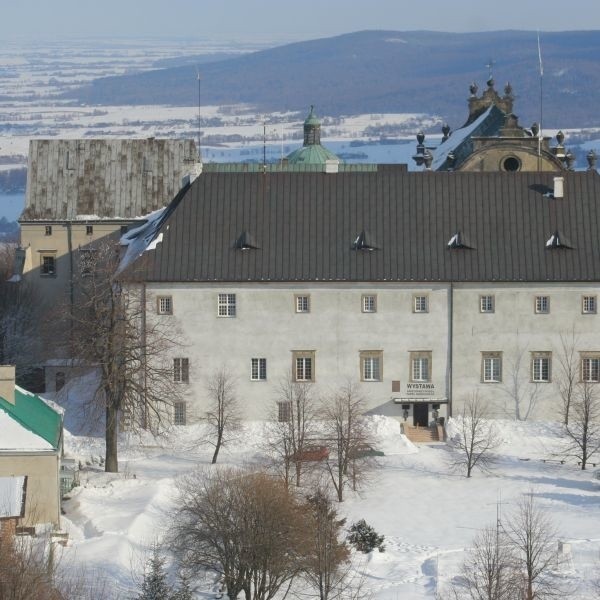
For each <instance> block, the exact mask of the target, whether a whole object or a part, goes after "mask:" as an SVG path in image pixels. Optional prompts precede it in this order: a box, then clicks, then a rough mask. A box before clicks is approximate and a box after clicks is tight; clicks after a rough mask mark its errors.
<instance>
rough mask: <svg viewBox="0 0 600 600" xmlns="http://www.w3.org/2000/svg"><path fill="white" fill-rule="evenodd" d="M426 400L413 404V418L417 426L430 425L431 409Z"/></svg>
mask: <svg viewBox="0 0 600 600" xmlns="http://www.w3.org/2000/svg"><path fill="white" fill-rule="evenodd" d="M428 406H429V405H428V404H427V403H426V402H418V403H417V402H415V404H413V418H414V426H415V427H428V426H429V411H428Z"/></svg>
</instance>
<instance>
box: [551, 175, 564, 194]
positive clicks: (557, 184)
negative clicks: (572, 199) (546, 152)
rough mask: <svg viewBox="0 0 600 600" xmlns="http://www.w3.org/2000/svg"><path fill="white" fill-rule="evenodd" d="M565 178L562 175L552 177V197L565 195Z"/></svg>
mask: <svg viewBox="0 0 600 600" xmlns="http://www.w3.org/2000/svg"><path fill="white" fill-rule="evenodd" d="M564 185H565V178H564V177H555V178H554V194H553V195H554V197H555V198H564V197H565V190H564Z"/></svg>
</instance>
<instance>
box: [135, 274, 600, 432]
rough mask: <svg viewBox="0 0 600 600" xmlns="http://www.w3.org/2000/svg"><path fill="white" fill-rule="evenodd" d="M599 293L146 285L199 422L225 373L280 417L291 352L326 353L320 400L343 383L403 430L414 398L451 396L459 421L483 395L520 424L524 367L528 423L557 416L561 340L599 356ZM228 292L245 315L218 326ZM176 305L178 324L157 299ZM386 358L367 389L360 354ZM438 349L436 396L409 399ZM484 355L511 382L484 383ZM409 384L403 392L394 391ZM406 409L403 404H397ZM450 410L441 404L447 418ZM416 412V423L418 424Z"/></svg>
mask: <svg viewBox="0 0 600 600" xmlns="http://www.w3.org/2000/svg"><path fill="white" fill-rule="evenodd" d="M597 290H598V286H597V285H594V284H566V283H564V284H563V283H544V284H531V283H527V284H507V283H477V284H454V285H453V286H452V290H451V286H450V285H449V284H446V283H440V284H433V285H431V284H430V285H425V284H404V283H387V284H385V283H376V284H372V285H371V284H369V283H365V282H361V283H326V282H323V283H312V284H303V283H298V284H294V283H286V284H283V283H247V284H217V283H215V284H208V283H198V284H192V283H175V284H162V283H161V284H158V283H150V284H148V285H147V297H148V311H149V315H148V318H149V319H161V320H164V321H165V322H166V324H167V326H168V327H169V328H170V330H171V331H172V332H176V335H177V337H178V339H180V340H181V345H180V346H179V347H177V348H174V349H173V350H172V352H171V354H172V356H171V357H170V358H169V360H170V359H171V358H174V357H187V358H189V361H190V382H189V384H182V385H185V386H186V399H187V404H188V406H187V414H188V422H193V421H194V420H195V419H197V418H199V417H200V416H201V415H202V413H203V412H204V411H205V410H206V406H207V401H208V400H207V392H206V381H207V379H208V378H209V377H210V375H211V374H212V373H214V372H215V371H216V370H217V369H219V368H220V367H222V366H225V367H226V369H227V371H228V372H229V373H230V374H231V375H232V377H233V378H234V379H235V382H236V390H237V396H238V398H239V400H240V404H241V406H242V408H243V411H244V417H245V418H247V419H264V418H268V417H269V416H270V415H272V414H273V411H274V408H275V405H276V401H277V399H278V386H279V383H280V382H281V380H282V379H283V378H285V377H287V376H289V375H290V374H291V373H292V352H293V351H295V350H308V351H314V352H315V365H314V370H315V383H314V384H311V385H314V388H315V392H316V393H317V394H318V395H320V396H323V397H325V396H326V395H327V394H330V393H332V391H335V390H336V389H337V388H339V387H340V385H342V384H343V382H344V381H346V380H348V379H350V380H352V381H354V382H356V383H357V384H358V388H359V390H360V392H361V393H362V394H363V395H364V396H365V398H366V405H367V409H368V411H369V412H371V413H374V414H385V415H389V416H394V417H396V418H398V419H399V420H400V421H403V420H404V418H403V409H402V405H403V404H410V403H411V395H412V398H413V399H414V398H416V399H417V401H419V402H427V403H428V415H429V418H430V419H431V418H432V416H433V410H432V404H433V403H435V402H438V401H439V400H440V399H444V398H447V397H451V399H452V405H451V410H452V413H453V414H458V413H460V411H461V410H462V408H463V406H464V401H465V400H466V399H467V398H469V397H470V396H471V395H472V394H473V393H477V394H478V395H479V396H480V397H481V398H482V399H483V400H484V401H485V403H486V404H487V406H488V408H489V413H490V415H491V416H494V417H499V418H500V417H502V418H515V406H514V400H513V399H512V398H511V395H510V388H511V386H512V381H513V375H514V372H515V364H517V363H519V357H520V370H519V377H518V380H519V386H520V389H521V390H522V391H523V397H524V398H525V401H524V402H523V404H522V406H521V416H522V417H523V416H524V415H525V414H526V413H527V412H528V409H529V406H528V404H529V398H530V397H531V396H532V395H533V396H534V397H535V400H536V402H535V405H534V406H533V407H532V409H531V410H529V418H533V419H558V418H560V417H559V409H560V401H559V397H558V392H557V387H556V378H557V376H558V368H559V367H558V358H559V353H560V352H561V351H562V350H561V335H562V336H563V337H565V338H568V337H569V336H570V335H571V332H572V331H573V330H574V331H575V333H576V351H577V357H578V360H579V352H594V351H600V314H583V312H582V297H583V296H584V295H596V292H597ZM219 293H234V294H236V316H235V317H232V318H229V317H219V316H218V315H217V299H218V294H219ZM298 294H301V295H309V296H310V312H309V313H307V314H299V313H296V307H295V295H298ZM363 294H372V295H376V296H377V312H376V313H363V312H362V305H361V302H362V300H361V299H362V295H363ZM163 295H166V296H171V297H172V301H173V314H172V315H157V314H156V312H157V310H156V305H157V302H156V298H157V297H158V296H163ZM415 295H426V296H428V301H429V307H428V312H426V313H415V312H414V310H413V301H414V300H413V299H414V296H415ZM451 295H452V307H453V319H452V377H451V380H452V390H449V389H448V383H449V377H448V375H449V373H448V359H449V348H448V339H449V325H450V312H449V311H450V296H451ZM481 295H493V296H494V312H493V313H489V314H488V313H482V312H481V311H480V296H481ZM536 296H549V298H550V312H549V314H536V313H535V297H536ZM361 351H381V352H382V353H383V361H382V367H381V368H382V378H381V381H380V382H360V368H361V364H360V352H361ZM413 351H426V352H431V365H430V367H431V384H432V389H431V390H426V391H419V390H416V391H415V390H410V391H409V387H410V386H408V384H410V382H411V363H410V358H411V355H410V353H411V352H413ZM482 352H501V353H502V382H500V383H483V382H482V373H481V369H482ZM532 352H550V353H551V381H550V382H549V383H537V384H534V383H532V382H531V357H532V354H531V353H532ZM252 358H266V359H267V380H266V381H251V379H250V368H251V359H252ZM393 381H400V392H393V391H392V382H393ZM394 400H395V401H394ZM447 415H448V407H446V405H444V404H441V406H440V410H439V416H444V417H446V416H447ZM412 419H413V406H412V405H411V408H410V410H409V417H408V423H409V424H412Z"/></svg>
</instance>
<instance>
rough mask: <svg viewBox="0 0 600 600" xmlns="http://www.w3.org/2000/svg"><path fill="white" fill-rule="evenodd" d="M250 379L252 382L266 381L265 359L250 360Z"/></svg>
mask: <svg viewBox="0 0 600 600" xmlns="http://www.w3.org/2000/svg"><path fill="white" fill-rule="evenodd" d="M250 362H251V367H250V379H251V380H252V381H266V379H267V359H266V358H253V359H251V361H250Z"/></svg>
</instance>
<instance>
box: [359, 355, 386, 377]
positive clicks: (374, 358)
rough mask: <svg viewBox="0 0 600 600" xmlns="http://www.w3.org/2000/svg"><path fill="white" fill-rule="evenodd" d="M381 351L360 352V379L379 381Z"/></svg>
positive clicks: (381, 361)
mask: <svg viewBox="0 0 600 600" xmlns="http://www.w3.org/2000/svg"><path fill="white" fill-rule="evenodd" d="M382 363H383V352H381V351H379V350H368V351H363V352H361V353H360V373H361V381H381V379H382V372H381V371H382V369H381V367H382Z"/></svg>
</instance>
